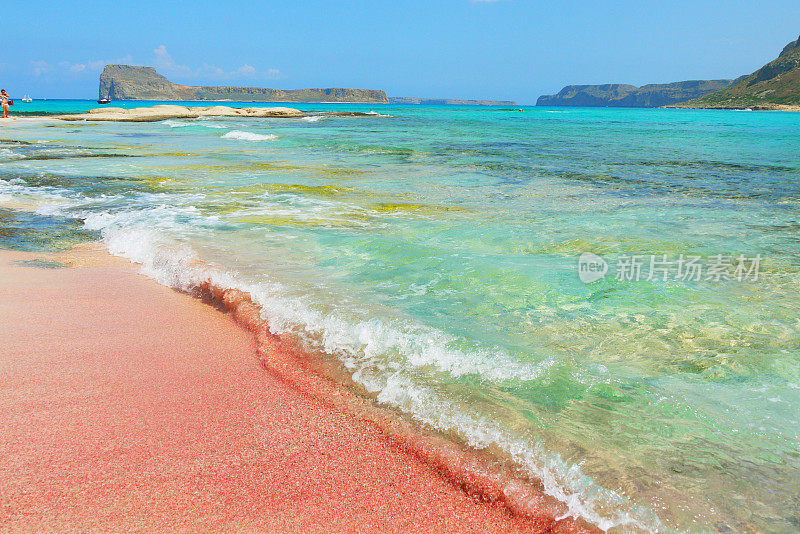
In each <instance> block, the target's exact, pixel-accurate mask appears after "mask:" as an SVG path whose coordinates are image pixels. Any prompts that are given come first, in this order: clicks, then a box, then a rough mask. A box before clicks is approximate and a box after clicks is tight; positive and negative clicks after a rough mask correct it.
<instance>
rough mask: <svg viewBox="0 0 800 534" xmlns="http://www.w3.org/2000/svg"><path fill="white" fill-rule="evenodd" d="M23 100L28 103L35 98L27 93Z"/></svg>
mask: <svg viewBox="0 0 800 534" xmlns="http://www.w3.org/2000/svg"><path fill="white" fill-rule="evenodd" d="M22 101H23V102H26V103H28V102H33V99H32V98H31V96H30V95H25V96H23V97H22Z"/></svg>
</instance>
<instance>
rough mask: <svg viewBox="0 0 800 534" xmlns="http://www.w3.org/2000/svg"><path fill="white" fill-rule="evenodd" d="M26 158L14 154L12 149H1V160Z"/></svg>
mask: <svg viewBox="0 0 800 534" xmlns="http://www.w3.org/2000/svg"><path fill="white" fill-rule="evenodd" d="M24 157H25V156H24V155H22V154H19V153H17V152H14V151H13V150H11V149H10V148H0V159H21V158H24Z"/></svg>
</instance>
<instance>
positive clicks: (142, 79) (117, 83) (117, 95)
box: [99, 65, 389, 104]
mask: <svg viewBox="0 0 800 534" xmlns="http://www.w3.org/2000/svg"><path fill="white" fill-rule="evenodd" d="M99 96H100V98H107V99H109V100H160V101H172V100H176V101H195V100H215V101H220V100H230V101H239V102H363V103H377V104H385V103H388V102H389V100H388V99H387V98H386V93H385V92H384V91H378V90H373V89H347V88H341V87H336V88H330V89H293V90H282V89H267V88H261V87H232V86H220V87H217V86H190V85H179V84H176V83H172V82H170V81H169V80H167V79H166V78H165V77H164V76H162V75H160V74H159V73H158V72H156V70H155V69H154V68H153V67H135V66H131V65H106V67H105V68H104V69H103V73H102V74H101V75H100V93H99Z"/></svg>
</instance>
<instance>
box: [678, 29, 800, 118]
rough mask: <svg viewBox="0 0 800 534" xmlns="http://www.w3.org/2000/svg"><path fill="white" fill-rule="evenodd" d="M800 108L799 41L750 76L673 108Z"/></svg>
mask: <svg viewBox="0 0 800 534" xmlns="http://www.w3.org/2000/svg"><path fill="white" fill-rule="evenodd" d="M791 106H795V107H796V106H800V38H798V39H797V41H792V42H791V43H789V44H788V45H786V47H784V49H783V51H781V53H780V55H778V57H777V58H776V59H774V60H773V61H770V62H769V63H767V64H766V65H764V66H763V67H761V68H760V69H758V70H757V71H755V72H754V73H753V74H750V75H749V76H743V77H742V78H740V80H739V81H737V83H736V84H734V85H732V86H731V87H729V88H727V89H724V90H721V91H717V92H715V93H711V94H709V95H705V96H703V97H700V98H696V99H694V100H690V101H688V102H682V103H680V104H678V105H676V106H674V107H681V108H722V109H743V108H753V109H787V108H789V107H791Z"/></svg>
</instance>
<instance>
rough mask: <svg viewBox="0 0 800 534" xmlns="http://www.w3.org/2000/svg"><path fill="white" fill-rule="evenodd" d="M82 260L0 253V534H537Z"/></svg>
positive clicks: (179, 302)
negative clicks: (33, 533)
mask: <svg viewBox="0 0 800 534" xmlns="http://www.w3.org/2000/svg"><path fill="white" fill-rule="evenodd" d="M136 271H137V268H136V267H135V266H133V265H131V264H129V263H128V262H127V261H124V260H121V259H118V258H113V257H111V256H109V255H108V254H106V253H105V252H102V251H100V250H98V249H97V248H96V247H89V248H84V249H82V250H81V251H79V252H77V253H69V254H65V255H47V254H30V253H20V252H11V251H0V294H2V295H3V298H2V300H0V340H1V341H2V343H0V436H2V439H0V531H3V532H9V531H10V532H30V531H37V532H48V531H50V532H88V531H91V532H109V531H114V532H119V531H133V532H209V531H214V532H222V531H224V532H433V531H438V532H543V531H548V530H555V531H560V532H566V531H572V530H574V529H575V525H574V524H571V523H568V522H554V521H553V520H552V519H546V518H543V517H541V516H539V517H527V518H523V517H520V516H519V515H514V514H513V513H512V512H511V510H510V509H509V508H508V507H507V506H506V505H504V504H503V503H502V502H500V501H495V502H483V501H481V499H480V498H478V497H477V496H470V494H468V492H466V491H465V490H464V489H463V486H459V485H458V484H454V483H453V482H452V480H449V479H448V478H447V477H445V476H443V475H442V474H441V472H440V471H439V470H437V469H435V468H434V467H433V466H432V465H431V464H430V463H428V462H425V461H423V459H421V458H420V456H419V455H418V454H412V453H411V452H409V451H408V450H407V449H406V448H404V447H402V446H399V445H398V443H397V442H396V441H395V440H392V439H388V438H387V436H386V435H385V433H383V432H382V431H381V430H380V429H378V428H376V426H375V425H373V424H371V423H370V422H369V421H366V420H364V419H362V418H359V417H357V416H356V415H355V414H349V413H347V412H346V411H343V410H340V409H337V408H336V407H335V406H331V405H330V404H326V403H324V402H321V401H320V400H318V399H316V398H315V397H314V396H312V395H308V394H307V393H305V392H304V391H303V390H302V388H298V387H296V386H295V385H293V384H292V383H290V382H287V381H286V380H283V379H282V378H281V376H280V375H279V374H277V373H273V372H269V370H265V369H264V366H263V365H262V364H261V363H260V362H259V359H258V358H257V357H256V348H257V347H256V342H255V339H254V337H253V335H252V334H251V333H250V332H248V331H247V330H245V329H243V328H241V327H240V326H239V325H237V324H236V323H235V322H234V320H233V319H232V316H231V315H230V314H225V313H221V312H220V310H219V309H218V308H216V307H214V306H211V305H209V304H207V303H204V302H203V301H201V300H200V299H196V298H192V297H190V296H188V295H185V294H182V293H178V292H176V291H173V290H171V289H168V288H166V287H163V286H160V285H158V284H157V283H156V282H154V281H152V280H150V279H147V278H145V277H143V276H141V275H139V274H137V272H136Z"/></svg>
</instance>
